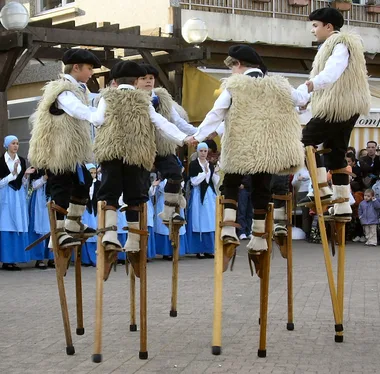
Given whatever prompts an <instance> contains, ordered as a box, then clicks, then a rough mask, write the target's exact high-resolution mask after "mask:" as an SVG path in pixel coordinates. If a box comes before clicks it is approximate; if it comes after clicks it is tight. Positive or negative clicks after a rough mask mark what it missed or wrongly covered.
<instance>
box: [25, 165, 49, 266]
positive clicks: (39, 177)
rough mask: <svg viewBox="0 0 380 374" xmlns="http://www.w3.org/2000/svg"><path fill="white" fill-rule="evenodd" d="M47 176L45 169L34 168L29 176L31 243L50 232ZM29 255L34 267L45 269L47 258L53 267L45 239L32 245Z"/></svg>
mask: <svg viewBox="0 0 380 374" xmlns="http://www.w3.org/2000/svg"><path fill="white" fill-rule="evenodd" d="M47 181H48V176H47V174H46V172H45V170H38V171H37V170H36V171H35V172H34V173H33V174H32V175H31V176H30V183H31V185H32V189H33V192H32V195H31V197H30V201H29V242H30V243H33V242H34V241H36V240H38V239H39V238H40V237H42V236H44V235H45V234H47V233H48V232H50V223H49V213H48V209H47V206H46V203H47V200H48V195H49V193H48V192H47V191H48V183H47ZM29 256H30V259H31V260H35V261H36V264H35V267H36V268H38V269H46V268H47V267H46V265H45V264H44V260H45V259H47V260H48V264H47V265H48V267H54V253H53V252H52V251H50V249H49V248H48V243H47V241H46V240H45V241H43V242H41V243H39V244H37V245H36V246H34V247H33V248H32V249H31V250H30V252H29Z"/></svg>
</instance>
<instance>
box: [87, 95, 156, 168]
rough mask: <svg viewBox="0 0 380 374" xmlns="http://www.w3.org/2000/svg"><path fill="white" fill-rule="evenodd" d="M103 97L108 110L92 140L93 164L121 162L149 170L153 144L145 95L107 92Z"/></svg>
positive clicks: (153, 154)
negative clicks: (116, 160) (93, 140)
mask: <svg viewBox="0 0 380 374" xmlns="http://www.w3.org/2000/svg"><path fill="white" fill-rule="evenodd" d="M102 97H103V98H104V100H105V101H106V104H107V107H106V112H105V121H104V124H103V125H102V126H101V127H100V128H99V129H98V130H97V132H96V136H95V144H94V154H95V158H96V161H97V162H103V161H111V160H115V159H124V162H125V163H126V164H129V165H138V166H142V167H143V168H145V169H147V170H151V169H152V167H153V163H154V159H155V156H156V144H155V138H154V129H155V127H154V125H153V123H152V122H151V120H150V115H149V104H150V97H149V95H148V93H147V92H145V91H141V90H119V89H116V88H107V89H105V90H103V91H102Z"/></svg>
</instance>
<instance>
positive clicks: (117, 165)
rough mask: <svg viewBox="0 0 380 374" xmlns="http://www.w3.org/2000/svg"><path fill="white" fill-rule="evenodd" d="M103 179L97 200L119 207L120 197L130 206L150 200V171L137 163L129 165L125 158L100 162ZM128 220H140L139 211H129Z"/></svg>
mask: <svg viewBox="0 0 380 374" xmlns="http://www.w3.org/2000/svg"><path fill="white" fill-rule="evenodd" d="M100 167H101V170H102V181H101V185H100V187H99V191H98V195H97V200H98V201H101V200H104V201H106V202H107V205H111V206H113V207H115V208H119V202H118V201H119V198H120V196H121V194H123V201H124V203H125V204H128V206H138V205H140V204H143V203H145V202H147V201H148V200H149V195H148V193H149V187H150V179H149V176H150V172H149V170H146V169H144V168H142V167H140V166H137V165H128V164H125V163H124V162H123V160H112V161H105V162H102V163H101V164H100ZM126 215H127V220H128V221H130V222H138V220H139V214H138V212H137V211H133V210H130V211H127V213H126Z"/></svg>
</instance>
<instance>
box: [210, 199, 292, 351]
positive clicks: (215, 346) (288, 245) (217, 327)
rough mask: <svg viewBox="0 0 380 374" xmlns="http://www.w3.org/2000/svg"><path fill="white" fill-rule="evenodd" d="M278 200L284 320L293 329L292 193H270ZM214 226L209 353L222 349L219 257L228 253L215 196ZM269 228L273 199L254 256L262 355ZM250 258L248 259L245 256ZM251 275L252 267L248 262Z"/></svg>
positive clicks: (267, 280) (221, 288)
mask: <svg viewBox="0 0 380 374" xmlns="http://www.w3.org/2000/svg"><path fill="white" fill-rule="evenodd" d="M273 198H275V199H278V200H285V201H286V211H287V220H286V226H287V230H288V235H287V236H281V237H277V238H275V240H276V243H277V244H278V245H279V247H280V251H281V254H282V257H284V258H286V260H287V272H288V273H287V282H288V322H287V329H288V330H294V323H293V278H292V259H293V257H292V195H291V194H287V195H283V196H279V195H276V196H273ZM216 222H217V225H216V230H215V261H214V321H213V337H212V354H214V355H220V354H221V352H222V293H223V292H222V290H223V262H224V261H225V260H223V257H224V256H228V257H230V256H231V252H230V250H228V249H224V248H223V241H222V240H221V228H222V222H223V198H222V197H221V196H219V197H217V204H216ZM272 231H273V203H271V204H269V206H268V211H267V215H266V220H265V232H266V233H269V235H268V236H267V244H268V250H267V251H264V252H262V253H260V254H257V255H251V257H252V256H254V262H255V269H256V273H257V275H258V277H259V278H260V319H259V323H260V339H259V350H258V356H259V357H266V333H267V321H268V295H269V277H270V261H271V255H272V235H271V233H272ZM249 261H250V260H249ZM250 267H251V272H252V275H253V274H254V271H253V267H252V265H251V263H250Z"/></svg>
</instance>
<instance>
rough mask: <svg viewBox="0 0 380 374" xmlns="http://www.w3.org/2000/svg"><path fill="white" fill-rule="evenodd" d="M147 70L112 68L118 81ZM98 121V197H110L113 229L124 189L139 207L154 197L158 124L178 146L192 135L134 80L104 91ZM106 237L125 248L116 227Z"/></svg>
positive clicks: (134, 258) (132, 248)
mask: <svg viewBox="0 0 380 374" xmlns="http://www.w3.org/2000/svg"><path fill="white" fill-rule="evenodd" d="M145 75H146V70H145V69H144V68H143V67H142V66H139V65H138V64H136V63H133V62H130V61H125V62H123V63H119V64H117V65H115V67H114V68H113V70H112V76H113V78H114V79H115V80H116V81H117V80H118V79H121V78H128V77H130V78H135V79H137V78H138V77H141V76H145ZM93 124H94V125H95V126H97V127H98V130H97V133H96V136H95V145H94V153H95V157H96V159H97V161H98V162H99V163H100V165H101V170H102V181H101V185H100V189H99V193H98V200H105V201H106V202H107V207H106V212H105V213H106V227H107V228H110V227H112V226H114V227H115V226H116V224H117V209H118V207H119V204H118V199H119V196H120V195H121V194H123V201H124V203H125V204H127V205H128V206H129V207H136V206H139V205H140V204H143V203H145V202H146V201H148V199H149V196H148V191H149V187H150V180H149V174H150V170H151V169H152V167H153V163H154V159H155V156H156V143H155V130H156V128H157V129H158V130H159V131H161V132H162V133H164V134H166V136H167V137H169V138H171V139H172V140H173V141H175V142H176V143H177V144H178V145H182V144H183V140H184V139H185V138H186V135H185V134H183V133H182V132H180V131H179V130H178V129H177V127H175V126H174V125H173V124H171V123H170V122H168V121H167V120H166V119H165V118H163V117H162V116H160V115H159V114H157V113H156V112H155V110H154V108H153V106H152V105H151V101H150V96H149V95H148V94H147V93H146V92H144V91H141V90H136V89H135V87H134V86H131V85H129V84H119V85H118V87H117V88H107V89H105V90H103V92H102V98H101V99H100V101H99V106H98V109H97V112H96V115H95V117H94V118H93ZM126 215H127V221H128V227H129V234H128V239H127V241H126V243H125V246H124V250H125V251H126V252H128V258H129V260H130V261H131V263H132V265H133V266H134V267H135V273H136V275H137V274H138V273H137V272H138V261H139V253H138V252H139V250H140V234H139V233H138V232H136V231H138V230H139V229H140V225H139V213H138V211H135V210H129V211H127V212H126ZM131 229H132V230H133V231H134V232H132V230H131ZM102 240H103V243H104V244H105V248H106V250H119V251H121V250H122V245H121V244H120V242H119V240H118V238H117V232H116V230H109V231H107V232H106V233H105V235H104V236H103V239H102Z"/></svg>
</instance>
